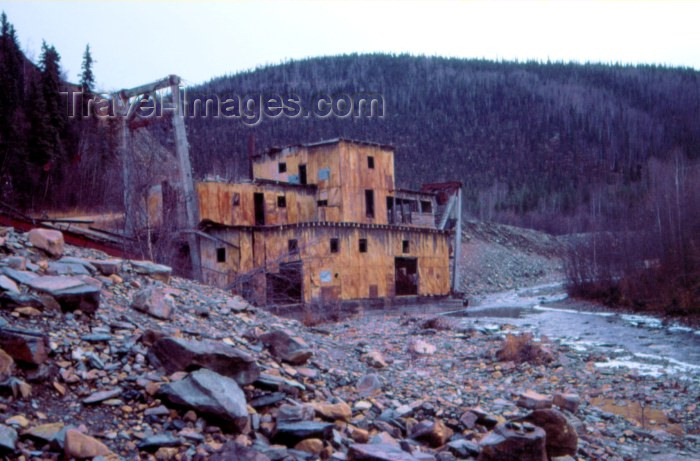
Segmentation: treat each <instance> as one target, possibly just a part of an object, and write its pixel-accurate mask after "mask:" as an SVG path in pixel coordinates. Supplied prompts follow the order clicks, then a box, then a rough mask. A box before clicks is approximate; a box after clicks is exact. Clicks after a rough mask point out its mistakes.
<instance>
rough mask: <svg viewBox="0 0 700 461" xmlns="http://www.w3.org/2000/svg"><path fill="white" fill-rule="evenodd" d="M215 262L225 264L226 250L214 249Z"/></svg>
mask: <svg viewBox="0 0 700 461" xmlns="http://www.w3.org/2000/svg"><path fill="white" fill-rule="evenodd" d="M216 262H217V263H225V262H226V248H217V249H216Z"/></svg>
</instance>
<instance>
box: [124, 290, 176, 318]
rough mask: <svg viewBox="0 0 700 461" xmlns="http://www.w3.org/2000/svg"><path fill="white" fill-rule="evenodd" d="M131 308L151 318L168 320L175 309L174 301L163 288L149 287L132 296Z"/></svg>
mask: <svg viewBox="0 0 700 461" xmlns="http://www.w3.org/2000/svg"><path fill="white" fill-rule="evenodd" d="M131 307H133V308H134V309H136V310H137V311H140V312H144V313H146V314H148V315H150V316H151V317H155V318H157V319H161V320H168V319H169V318H170V317H171V316H172V314H173V310H174V309H175V301H174V300H173V298H172V296H171V295H170V294H169V293H167V292H166V290H165V289H164V288H162V287H158V286H150V287H147V288H144V289H142V290H139V291H137V292H136V293H135V294H134V297H133V299H132V301H131Z"/></svg>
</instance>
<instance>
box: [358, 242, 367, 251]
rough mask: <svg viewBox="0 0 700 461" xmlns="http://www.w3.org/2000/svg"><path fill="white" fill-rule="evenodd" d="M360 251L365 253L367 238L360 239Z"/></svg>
mask: <svg viewBox="0 0 700 461" xmlns="http://www.w3.org/2000/svg"><path fill="white" fill-rule="evenodd" d="M359 243H360V253H367V239H360V242H359Z"/></svg>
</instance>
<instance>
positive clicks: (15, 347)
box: [0, 326, 49, 365]
mask: <svg viewBox="0 0 700 461" xmlns="http://www.w3.org/2000/svg"><path fill="white" fill-rule="evenodd" d="M0 349H2V350H4V351H5V352H7V354H8V355H9V356H10V357H12V358H13V359H14V360H16V361H18V362H24V363H28V364H32V365H41V364H42V363H44V362H45V361H46V360H47V359H48V357H49V339H48V337H47V336H46V335H45V334H43V333H41V332H38V331H31V330H22V329H19V328H12V327H6V326H0Z"/></svg>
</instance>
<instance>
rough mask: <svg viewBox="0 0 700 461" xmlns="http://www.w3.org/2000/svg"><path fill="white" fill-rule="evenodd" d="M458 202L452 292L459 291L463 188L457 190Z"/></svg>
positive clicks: (456, 207)
mask: <svg viewBox="0 0 700 461" xmlns="http://www.w3.org/2000/svg"><path fill="white" fill-rule="evenodd" d="M455 201H456V204H455V206H454V214H455V218H456V220H457V224H456V226H455V243H454V245H455V252H454V261H453V262H452V292H453V293H456V292H459V285H460V278H459V262H460V260H461V258H462V188H461V187H460V188H459V189H458V190H457V195H456V199H455Z"/></svg>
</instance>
